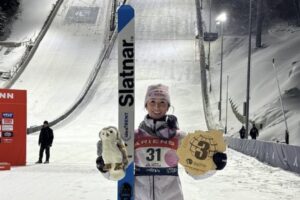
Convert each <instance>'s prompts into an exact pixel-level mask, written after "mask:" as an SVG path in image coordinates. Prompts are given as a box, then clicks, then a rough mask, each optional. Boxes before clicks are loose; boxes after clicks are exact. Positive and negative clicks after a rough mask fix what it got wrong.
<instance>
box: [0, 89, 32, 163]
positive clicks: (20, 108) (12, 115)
mask: <svg viewBox="0 0 300 200" xmlns="http://www.w3.org/2000/svg"><path fill="white" fill-rule="evenodd" d="M26 95H27V94H26V91H25V90H11V89H0V163H1V162H3V163H5V162H6V163H10V165H12V166H19V165H25V164H26V123H27V122H26V119H27V118H26V117H27V114H26V112H27V111H26V103H27V97H26Z"/></svg>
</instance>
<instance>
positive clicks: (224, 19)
mask: <svg viewBox="0 0 300 200" xmlns="http://www.w3.org/2000/svg"><path fill="white" fill-rule="evenodd" d="M216 21H217V22H219V23H220V25H221V70H220V100H219V104H218V108H219V121H221V116H222V78H223V25H224V22H225V21H226V13H222V14H220V15H219V16H218V17H217V19H216Z"/></svg>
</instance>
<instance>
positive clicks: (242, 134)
mask: <svg viewBox="0 0 300 200" xmlns="http://www.w3.org/2000/svg"><path fill="white" fill-rule="evenodd" d="M239 132H240V137H241V139H244V138H245V136H246V129H245V126H242V128H241V129H240V131H239Z"/></svg>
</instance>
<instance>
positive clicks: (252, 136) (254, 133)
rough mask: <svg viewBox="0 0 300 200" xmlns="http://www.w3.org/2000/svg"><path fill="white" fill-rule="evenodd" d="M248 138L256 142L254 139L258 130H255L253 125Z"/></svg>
mask: <svg viewBox="0 0 300 200" xmlns="http://www.w3.org/2000/svg"><path fill="white" fill-rule="evenodd" d="M250 136H251V138H252V139H253V140H256V138H257V137H258V129H257V128H256V126H255V124H253V126H252V128H251V130H250Z"/></svg>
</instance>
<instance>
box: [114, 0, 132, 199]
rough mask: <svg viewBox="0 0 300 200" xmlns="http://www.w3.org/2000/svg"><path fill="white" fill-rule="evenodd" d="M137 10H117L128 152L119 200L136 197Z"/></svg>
mask: <svg viewBox="0 0 300 200" xmlns="http://www.w3.org/2000/svg"><path fill="white" fill-rule="evenodd" d="M134 32H135V29H134V9H133V8H132V7H131V6H129V5H122V6H120V8H119V9H118V94H119V97H118V104H119V127H118V128H119V131H120V134H121V137H122V139H123V140H124V142H125V145H126V150H127V153H128V167H127V168H126V175H125V177H124V178H123V179H121V180H119V181H118V194H117V195H118V200H133V199H134V104H135V98H134V87H135V80H134V53H135V52H134V46H135V44H134V42H135V39H134Z"/></svg>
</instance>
